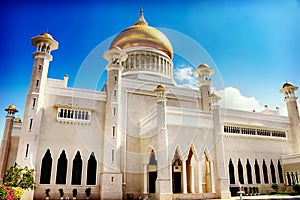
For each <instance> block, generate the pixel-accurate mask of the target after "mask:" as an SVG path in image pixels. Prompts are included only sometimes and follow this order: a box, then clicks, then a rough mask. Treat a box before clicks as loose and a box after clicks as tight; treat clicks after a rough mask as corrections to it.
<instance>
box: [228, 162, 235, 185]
mask: <svg viewBox="0 0 300 200" xmlns="http://www.w3.org/2000/svg"><path fill="white" fill-rule="evenodd" d="M228 168H229V181H230V184H235V176H234V166H233V163H232V160H231V158H230V159H229V164H228Z"/></svg>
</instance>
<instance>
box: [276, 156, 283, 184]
mask: <svg viewBox="0 0 300 200" xmlns="http://www.w3.org/2000/svg"><path fill="white" fill-rule="evenodd" d="M277 168H278V175H279V182H280V183H284V180H283V171H282V166H281V163H280V161H279V159H278V164H277Z"/></svg>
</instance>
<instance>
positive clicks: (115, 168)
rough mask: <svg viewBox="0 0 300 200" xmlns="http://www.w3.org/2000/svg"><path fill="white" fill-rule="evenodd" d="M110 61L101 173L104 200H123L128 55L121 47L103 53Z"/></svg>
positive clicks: (107, 67)
mask: <svg viewBox="0 0 300 200" xmlns="http://www.w3.org/2000/svg"><path fill="white" fill-rule="evenodd" d="M103 57H104V58H105V59H106V60H107V61H108V65H107V66H106V70H107V73H108V75H107V76H108V77H107V83H106V112H105V127H104V140H103V145H102V146H103V172H102V174H101V181H102V183H101V192H100V193H101V199H122V197H123V196H122V172H121V160H120V159H121V155H120V154H121V131H122V130H121V129H120V126H121V124H120V120H119V118H120V114H119V113H120V110H121V106H122V105H120V104H121V103H120V102H121V73H122V71H123V66H122V62H124V61H125V60H126V59H127V54H126V53H125V52H124V51H122V49H120V48H113V49H111V50H108V51H106V52H104V55H103Z"/></svg>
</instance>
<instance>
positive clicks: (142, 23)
mask: <svg viewBox="0 0 300 200" xmlns="http://www.w3.org/2000/svg"><path fill="white" fill-rule="evenodd" d="M137 46H146V47H152V48H155V49H158V50H161V51H163V52H164V53H166V54H167V55H168V56H169V58H171V59H172V58H173V48H172V45H171V43H170V41H169V39H168V38H167V37H166V36H165V35H164V34H163V33H162V32H161V31H159V30H158V29H156V28H153V27H151V26H148V23H147V22H146V20H145V18H144V16H143V11H142V10H140V16H139V19H138V21H137V22H136V23H135V25H133V26H130V27H128V28H127V29H125V30H123V31H122V32H121V33H120V34H119V35H117V37H116V38H115V39H114V40H113V42H112V43H111V45H110V49H112V48H115V47H120V48H121V49H125V48H129V47H137Z"/></svg>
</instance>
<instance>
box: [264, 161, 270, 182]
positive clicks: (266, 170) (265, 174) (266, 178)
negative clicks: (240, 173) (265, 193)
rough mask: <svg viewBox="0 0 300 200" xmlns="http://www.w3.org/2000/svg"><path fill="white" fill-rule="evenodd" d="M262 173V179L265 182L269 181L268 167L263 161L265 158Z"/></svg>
mask: <svg viewBox="0 0 300 200" xmlns="http://www.w3.org/2000/svg"><path fill="white" fill-rule="evenodd" d="M263 173H264V181H265V183H269V177H268V169H267V165H266V163H265V160H263Z"/></svg>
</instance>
